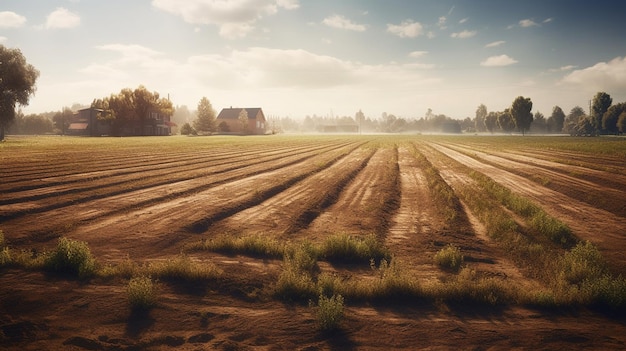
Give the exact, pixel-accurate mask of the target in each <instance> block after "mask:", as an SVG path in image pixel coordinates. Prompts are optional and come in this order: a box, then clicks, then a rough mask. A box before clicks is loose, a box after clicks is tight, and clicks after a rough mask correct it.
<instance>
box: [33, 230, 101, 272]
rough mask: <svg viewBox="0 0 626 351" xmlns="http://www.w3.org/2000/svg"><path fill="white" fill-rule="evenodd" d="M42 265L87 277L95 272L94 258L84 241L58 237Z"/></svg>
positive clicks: (56, 270)
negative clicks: (54, 246) (52, 249)
mask: <svg viewBox="0 0 626 351" xmlns="http://www.w3.org/2000/svg"><path fill="white" fill-rule="evenodd" d="M44 266H45V267H46V268H47V269H49V270H51V271H53V272H57V273H62V274H69V275H73V276H78V277H79V278H87V277H90V276H92V275H93V274H94V273H95V271H96V260H95V258H94V257H93V256H92V255H91V250H90V249H89V246H87V243H86V242H83V241H76V240H72V239H67V238H60V239H59V242H58V243H57V247H56V249H55V250H54V251H53V252H51V253H50V254H49V255H48V256H47V257H46V259H45V261H44Z"/></svg>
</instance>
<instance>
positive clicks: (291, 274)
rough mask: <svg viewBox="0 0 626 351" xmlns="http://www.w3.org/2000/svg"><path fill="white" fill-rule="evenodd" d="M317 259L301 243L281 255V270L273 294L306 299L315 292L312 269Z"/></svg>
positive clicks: (307, 247) (306, 246) (284, 297)
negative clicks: (294, 248) (293, 249)
mask: <svg viewBox="0 0 626 351" xmlns="http://www.w3.org/2000/svg"><path fill="white" fill-rule="evenodd" d="M316 265H317V260H316V258H315V257H313V256H312V252H311V251H310V247H309V246H308V245H306V244H305V245H302V246H300V247H299V248H297V249H296V250H295V251H294V252H292V253H290V254H285V256H284V257H283V270H282V272H281V273H280V275H279V276H278V281H277V282H276V286H275V287H274V294H275V295H276V296H278V297H281V298H283V299H287V300H300V301H307V300H309V299H311V298H312V297H313V296H314V294H315V283H314V282H313V277H312V274H313V270H314V268H315V267H316Z"/></svg>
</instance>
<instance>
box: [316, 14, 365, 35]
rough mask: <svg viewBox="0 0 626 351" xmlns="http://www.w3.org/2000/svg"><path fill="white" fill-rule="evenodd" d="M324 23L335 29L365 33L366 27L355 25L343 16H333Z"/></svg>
mask: <svg viewBox="0 0 626 351" xmlns="http://www.w3.org/2000/svg"><path fill="white" fill-rule="evenodd" d="M322 23H324V24H325V25H327V26H329V27H333V28H339V29H347V30H353V31H357V32H363V31H365V25H362V24H357V23H354V22H352V21H351V20H349V19H347V18H345V17H344V16H341V15H332V16H330V17H326V18H325V19H324V20H323V21H322Z"/></svg>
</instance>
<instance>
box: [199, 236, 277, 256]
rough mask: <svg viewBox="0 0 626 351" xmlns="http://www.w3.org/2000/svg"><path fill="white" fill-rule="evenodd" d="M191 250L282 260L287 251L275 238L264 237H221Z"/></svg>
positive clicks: (205, 241) (206, 241)
mask: <svg viewBox="0 0 626 351" xmlns="http://www.w3.org/2000/svg"><path fill="white" fill-rule="evenodd" d="M189 249H192V250H194V249H200V250H208V251H214V252H224V253H228V254H235V253H237V254H244V255H250V256H261V257H274V258H280V257H282V256H283V252H284V251H285V245H284V244H283V243H281V242H279V241H278V240H276V239H274V238H271V237H267V236H262V235H252V236H243V237H237V236H231V235H220V236H217V237H215V238H211V239H208V240H204V241H203V242H202V243H201V244H199V245H193V246H190V247H189Z"/></svg>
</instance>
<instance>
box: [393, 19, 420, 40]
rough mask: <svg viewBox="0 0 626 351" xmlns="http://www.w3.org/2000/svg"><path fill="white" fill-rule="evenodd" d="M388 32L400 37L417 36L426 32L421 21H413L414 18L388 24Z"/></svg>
mask: <svg viewBox="0 0 626 351" xmlns="http://www.w3.org/2000/svg"><path fill="white" fill-rule="evenodd" d="M387 32H389V33H392V34H395V35H397V36H399V37H400V38H416V37H418V36H420V35H422V34H424V33H423V27H422V25H421V24H420V23H419V22H413V20H406V21H403V22H402V23H400V24H387Z"/></svg>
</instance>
